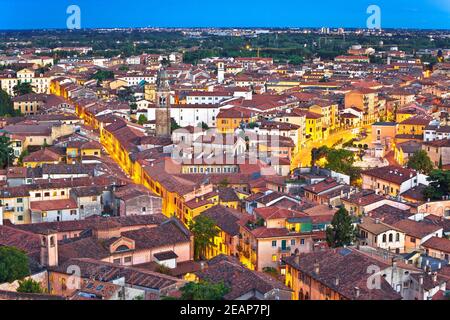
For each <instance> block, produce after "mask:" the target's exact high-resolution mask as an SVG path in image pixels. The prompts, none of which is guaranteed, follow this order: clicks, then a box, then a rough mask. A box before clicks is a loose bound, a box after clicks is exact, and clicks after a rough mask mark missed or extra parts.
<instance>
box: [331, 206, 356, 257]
mask: <svg viewBox="0 0 450 320" xmlns="http://www.w3.org/2000/svg"><path fill="white" fill-rule="evenodd" d="M326 235H327V243H328V245H329V246H330V247H333V248H336V247H342V246H344V245H350V244H352V243H353V241H355V238H356V231H355V227H354V226H353V223H352V216H351V215H350V214H349V213H348V211H347V210H346V209H345V208H344V207H341V208H340V209H339V210H338V211H337V212H336V213H335V214H334V216H333V220H332V221H331V226H328V228H327V232H326Z"/></svg>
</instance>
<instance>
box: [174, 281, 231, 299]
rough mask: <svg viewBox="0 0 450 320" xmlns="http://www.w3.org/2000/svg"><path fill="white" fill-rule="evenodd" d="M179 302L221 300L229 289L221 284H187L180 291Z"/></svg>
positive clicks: (206, 282)
mask: <svg viewBox="0 0 450 320" xmlns="http://www.w3.org/2000/svg"><path fill="white" fill-rule="evenodd" d="M180 291H181V300H223V297H224V296H225V295H226V294H227V293H228V292H230V289H229V288H228V287H227V286H226V285H225V284H224V283H223V282H219V283H210V282H208V281H200V282H189V283H188V284H186V285H185V286H183V287H182V288H181V289H180Z"/></svg>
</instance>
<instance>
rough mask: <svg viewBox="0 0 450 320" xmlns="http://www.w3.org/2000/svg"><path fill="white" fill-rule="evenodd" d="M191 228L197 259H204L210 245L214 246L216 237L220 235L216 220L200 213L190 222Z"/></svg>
mask: <svg viewBox="0 0 450 320" xmlns="http://www.w3.org/2000/svg"><path fill="white" fill-rule="evenodd" d="M189 229H190V230H191V232H192V234H193V235H194V255H195V259H196V260H199V259H202V258H203V256H204V255H205V251H206V249H207V248H208V247H214V246H215V244H214V237H216V236H218V235H219V229H218V228H217V226H216V224H215V222H214V221H213V220H212V219H211V218H209V217H207V216H203V215H199V216H197V217H195V218H194V220H193V221H191V222H190V223H189Z"/></svg>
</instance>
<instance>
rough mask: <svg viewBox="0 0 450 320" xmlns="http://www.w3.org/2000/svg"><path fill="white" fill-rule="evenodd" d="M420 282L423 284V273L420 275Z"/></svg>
mask: <svg viewBox="0 0 450 320" xmlns="http://www.w3.org/2000/svg"><path fill="white" fill-rule="evenodd" d="M419 284H420V285H423V275H420V276H419Z"/></svg>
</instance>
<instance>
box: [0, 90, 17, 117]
mask: <svg viewBox="0 0 450 320" xmlns="http://www.w3.org/2000/svg"><path fill="white" fill-rule="evenodd" d="M13 115H15V111H14V107H13V103H12V101H11V97H10V96H9V95H8V93H6V91H4V90H2V89H0V116H13Z"/></svg>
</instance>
